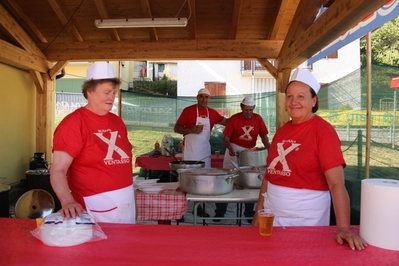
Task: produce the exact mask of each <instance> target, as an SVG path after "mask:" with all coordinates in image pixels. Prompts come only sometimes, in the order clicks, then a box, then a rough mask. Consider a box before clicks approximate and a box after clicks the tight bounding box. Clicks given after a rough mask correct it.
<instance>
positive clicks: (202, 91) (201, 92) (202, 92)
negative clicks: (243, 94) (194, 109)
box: [197, 88, 211, 95]
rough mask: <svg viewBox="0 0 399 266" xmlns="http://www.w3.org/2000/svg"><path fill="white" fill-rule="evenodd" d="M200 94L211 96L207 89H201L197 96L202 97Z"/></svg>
mask: <svg viewBox="0 0 399 266" xmlns="http://www.w3.org/2000/svg"><path fill="white" fill-rule="evenodd" d="M200 94H207V95H211V93H210V92H209V90H207V89H205V88H202V89H200V90H199V91H198V94H197V95H200Z"/></svg>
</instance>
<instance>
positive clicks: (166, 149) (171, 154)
mask: <svg viewBox="0 0 399 266" xmlns="http://www.w3.org/2000/svg"><path fill="white" fill-rule="evenodd" d="M164 149H165V151H167V152H168V153H169V154H170V156H172V157H173V159H175V160H176V161H180V160H179V159H177V158H176V157H175V155H174V154H173V153H172V152H171V151H169V149H168V148H165V147H164Z"/></svg>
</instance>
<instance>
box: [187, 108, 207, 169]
mask: <svg viewBox="0 0 399 266" xmlns="http://www.w3.org/2000/svg"><path fill="white" fill-rule="evenodd" d="M206 110H207V112H208V116H207V117H206V118H203V117H200V116H199V114H198V107H197V121H196V125H201V124H202V125H204V129H203V130H202V132H201V133H200V134H196V133H190V134H187V135H185V136H184V151H183V158H184V160H194V161H197V160H201V161H203V162H205V168H211V144H210V143H209V139H210V138H211V123H210V121H209V111H208V108H206ZM207 156H208V157H207ZM205 157H207V158H205ZM204 158H205V159H204Z"/></svg>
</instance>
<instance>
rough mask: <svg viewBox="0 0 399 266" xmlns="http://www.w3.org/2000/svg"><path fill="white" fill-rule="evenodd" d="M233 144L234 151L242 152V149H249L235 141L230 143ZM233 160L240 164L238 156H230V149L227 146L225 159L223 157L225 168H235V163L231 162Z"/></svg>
mask: <svg viewBox="0 0 399 266" xmlns="http://www.w3.org/2000/svg"><path fill="white" fill-rule="evenodd" d="M230 144H231V146H232V147H233V149H234V151H235V152H236V153H237V152H241V151H246V150H248V148H244V147H242V146H239V145H237V144H234V143H230ZM231 161H233V162H235V163H236V164H238V160H237V156H236V155H234V156H230V154H229V149H227V148H226V151H225V152H224V159H223V168H227V169H232V168H234V166H233V164H232V163H231ZM239 166H244V165H239Z"/></svg>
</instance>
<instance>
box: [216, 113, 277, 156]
mask: <svg viewBox="0 0 399 266" xmlns="http://www.w3.org/2000/svg"><path fill="white" fill-rule="evenodd" d="M268 133H269V131H268V130H267V127H266V125H265V122H264V121H263V119H262V117H261V116H260V115H258V114H252V116H251V118H250V119H247V118H245V117H244V116H243V115H242V113H237V114H234V115H233V116H231V117H230V119H229V122H228V123H227V125H226V127H225V129H224V131H223V134H224V135H225V136H226V137H228V138H229V139H230V142H231V143H234V144H237V145H239V146H241V147H244V148H248V149H251V148H253V147H255V145H256V139H257V137H258V135H259V136H261V137H263V136H266V135H267V134H268Z"/></svg>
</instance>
